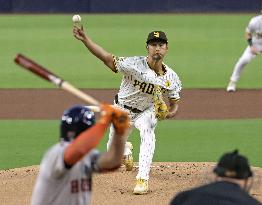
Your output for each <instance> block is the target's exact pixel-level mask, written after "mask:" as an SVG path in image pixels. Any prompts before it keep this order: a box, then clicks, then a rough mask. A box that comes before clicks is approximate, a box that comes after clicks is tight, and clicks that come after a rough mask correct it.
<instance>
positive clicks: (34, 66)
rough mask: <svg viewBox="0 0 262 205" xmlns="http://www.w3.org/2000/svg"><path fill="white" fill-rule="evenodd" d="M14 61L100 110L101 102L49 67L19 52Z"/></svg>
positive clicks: (92, 108) (95, 109) (94, 109)
mask: <svg viewBox="0 0 262 205" xmlns="http://www.w3.org/2000/svg"><path fill="white" fill-rule="evenodd" d="M14 61H15V62H16V63H17V64H18V65H20V66H22V67H23V68H25V69H26V70H28V71H31V72H32V73H34V74H35V75H37V76H39V77H40V78H42V79H44V80H47V81H48V82H51V83H53V84H55V85H56V86H57V87H59V88H62V89H64V90H66V91H68V92H69V93H71V94H73V95H75V96H76V97H78V98H80V99H81V100H83V101H85V102H86V103H88V104H90V105H91V106H87V107H90V109H91V110H93V111H94V112H99V111H100V109H99V105H100V103H99V102H98V101H97V100H96V99H94V98H93V97H91V96H90V95H88V94H86V93H84V92H82V91H81V90H79V89H78V88H76V87H75V86H73V85H71V84H70V83H69V82H67V81H65V80H63V79H62V78H60V77H58V76H57V75H56V74H54V73H52V72H51V71H49V70H48V69H47V68H45V67H43V66H41V65H39V64H38V63H36V62H34V61H33V60H32V59H30V58H28V57H25V56H24V55H22V54H17V56H16V58H15V59H14Z"/></svg>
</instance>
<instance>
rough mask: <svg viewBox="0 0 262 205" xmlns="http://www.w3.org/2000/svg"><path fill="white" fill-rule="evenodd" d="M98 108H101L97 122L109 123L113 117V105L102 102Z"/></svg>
mask: <svg viewBox="0 0 262 205" xmlns="http://www.w3.org/2000/svg"><path fill="white" fill-rule="evenodd" d="M100 109H101V118H100V120H99V122H100V123H102V124H109V123H110V122H111V121H112V118H113V113H114V108H113V106H111V105H109V104H106V103H102V104H101V105H100Z"/></svg>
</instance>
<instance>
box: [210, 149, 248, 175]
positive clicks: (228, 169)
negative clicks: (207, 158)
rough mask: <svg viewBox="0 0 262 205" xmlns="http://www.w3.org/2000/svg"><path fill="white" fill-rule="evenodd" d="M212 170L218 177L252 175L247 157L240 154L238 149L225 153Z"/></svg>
mask: <svg viewBox="0 0 262 205" xmlns="http://www.w3.org/2000/svg"><path fill="white" fill-rule="evenodd" d="M213 171H214V173H216V174H217V175H218V176H220V177H229V178H236V179H247V178H249V177H251V176H252V171H251V169H250V166H249V163H248V159H247V158H246V157H245V156H243V155H240V154H239V153H238V150H234V151H233V152H229V153H225V154H224V155H223V156H222V157H221V158H220V159H219V162H218V164H217V166H216V167H215V168H214V170H213Z"/></svg>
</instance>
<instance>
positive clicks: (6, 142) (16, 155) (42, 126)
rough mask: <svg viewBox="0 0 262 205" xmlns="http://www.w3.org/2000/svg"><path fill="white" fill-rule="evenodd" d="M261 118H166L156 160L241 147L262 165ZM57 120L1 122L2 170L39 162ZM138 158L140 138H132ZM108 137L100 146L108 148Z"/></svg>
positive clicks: (206, 157)
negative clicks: (222, 119) (181, 119)
mask: <svg viewBox="0 0 262 205" xmlns="http://www.w3.org/2000/svg"><path fill="white" fill-rule="evenodd" d="M261 123H262V120H224V121H220V120H211V121H206V120H200V121H195V120H194V121H189V120H185V121H165V122H160V123H159V125H158V127H157V129H156V135H157V143H156V151H155V156H154V161H217V160H218V157H219V156H220V155H221V154H222V153H224V152H225V151H231V150H233V149H235V148H238V149H239V150H240V152H241V153H243V154H245V155H247V156H248V158H249V159H250V162H251V164H252V165H253V166H259V167H262V159H261V154H262V153H261V147H262V138H261V132H262V128H261ZM58 128H59V122H58V121H54V120H50V121H48V120H34V121H33V120H27V121H19V120H15V121H8V120H2V121H0V130H1V138H0V169H7V168H14V167H22V166H29V165H34V164H39V163H40V160H41V158H42V155H43V154H44V152H45V151H46V149H48V147H50V146H51V145H52V144H53V143H55V142H57V140H58V133H59V129H58ZM129 140H130V141H131V142H132V143H133V145H134V157H135V160H138V153H139V150H138V149H139V144H140V137H139V133H138V132H137V131H135V132H134V133H133V134H132V135H131V136H130V139H129ZM106 141H107V137H105V138H104V139H103V140H102V142H101V143H100V145H99V146H98V148H99V149H100V150H101V151H104V150H105V147H106V146H105V143H106Z"/></svg>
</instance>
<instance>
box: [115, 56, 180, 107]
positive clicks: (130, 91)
mask: <svg viewBox="0 0 262 205" xmlns="http://www.w3.org/2000/svg"><path fill="white" fill-rule="evenodd" d="M146 59H147V57H144V56H135V57H126V58H124V57H114V62H115V67H116V69H117V71H119V72H122V73H123V74H124V76H123V79H122V83H121V86H120V90H119V93H118V101H119V102H120V104H121V103H124V104H125V105H128V106H130V107H135V108H137V109H139V110H141V111H143V110H145V109H147V108H149V107H150V106H152V104H153V95H152V94H153V91H154V85H160V86H161V87H162V90H163V92H164V94H166V95H167V97H168V98H174V99H177V100H178V99H179V98H180V96H179V92H180V91H181V82H180V80H179V78H178V76H177V74H176V73H175V72H174V71H173V70H172V69H171V68H169V67H168V66H167V65H165V64H163V66H164V68H165V73H164V75H160V76H158V75H157V74H156V73H155V72H154V71H153V70H152V69H150V67H149V66H148V64H147V60H146Z"/></svg>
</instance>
